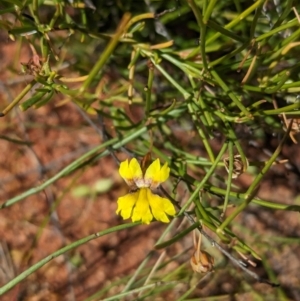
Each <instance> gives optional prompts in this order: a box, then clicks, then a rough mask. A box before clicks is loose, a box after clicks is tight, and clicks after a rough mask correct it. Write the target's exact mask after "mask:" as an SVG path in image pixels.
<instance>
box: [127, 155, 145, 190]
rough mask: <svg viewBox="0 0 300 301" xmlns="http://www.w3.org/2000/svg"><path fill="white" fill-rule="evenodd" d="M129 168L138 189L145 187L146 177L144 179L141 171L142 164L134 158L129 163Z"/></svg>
mask: <svg viewBox="0 0 300 301" xmlns="http://www.w3.org/2000/svg"><path fill="white" fill-rule="evenodd" d="M129 168H130V170H131V173H132V178H133V181H134V182H135V185H136V186H137V187H143V186H144V185H143V184H144V177H143V172H142V169H141V165H140V163H139V162H138V161H137V159H136V158H132V159H131V161H130V163H129Z"/></svg>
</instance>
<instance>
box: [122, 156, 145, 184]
mask: <svg viewBox="0 0 300 301" xmlns="http://www.w3.org/2000/svg"><path fill="white" fill-rule="evenodd" d="M119 173H120V176H121V177H122V178H123V179H124V180H125V182H126V183H127V185H128V186H130V187H131V189H134V188H136V181H139V180H142V181H143V173H142V170H141V167H140V164H139V163H138V161H137V160H136V159H135V158H133V159H131V161H130V162H128V160H125V161H123V162H121V164H120V168H119Z"/></svg>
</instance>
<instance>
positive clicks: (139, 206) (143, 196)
mask: <svg viewBox="0 0 300 301" xmlns="http://www.w3.org/2000/svg"><path fill="white" fill-rule="evenodd" d="M148 190H149V189H148V188H141V189H140V190H139V191H138V192H137V193H139V196H138V200H137V202H136V205H135V207H134V209H133V213H132V221H133V222H136V221H140V220H141V221H142V223H143V224H150V222H151V221H152V219H153V215H152V213H151V211H150V207H149V201H148V199H147V191H148Z"/></svg>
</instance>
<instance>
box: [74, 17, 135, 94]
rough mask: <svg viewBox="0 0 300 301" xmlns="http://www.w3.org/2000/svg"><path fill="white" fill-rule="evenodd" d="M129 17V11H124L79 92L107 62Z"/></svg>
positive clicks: (85, 87) (87, 85) (83, 89)
mask: <svg viewBox="0 0 300 301" xmlns="http://www.w3.org/2000/svg"><path fill="white" fill-rule="evenodd" d="M129 19H130V13H125V14H124V16H123V18H122V20H121V21H120V23H119V26H118V28H117V30H116V33H115V34H114V36H113V37H112V39H111V40H110V41H109V43H108V45H107V47H106V48H105V50H104V51H103V52H102V54H101V56H100V58H99V60H98V61H97V63H96V64H95V66H94V68H93V69H92V71H91V72H90V73H89V76H88V78H87V79H86V80H85V82H84V83H83V84H82V86H81V88H80V90H79V91H80V93H82V92H83V91H85V90H86V89H87V88H88V87H89V86H90V84H91V82H92V81H93V79H94V78H95V77H96V76H97V74H98V73H99V71H100V70H101V69H102V68H103V66H104V64H105V63H106V62H107V60H108V59H109V57H110V56H111V54H112V52H113V51H114V49H115V48H116V46H117V44H118V43H119V39H120V38H121V36H122V34H123V33H124V27H125V26H126V25H127V24H128V22H129Z"/></svg>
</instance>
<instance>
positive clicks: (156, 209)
mask: <svg viewBox="0 0 300 301" xmlns="http://www.w3.org/2000/svg"><path fill="white" fill-rule="evenodd" d="M147 197H148V201H149V204H150V207H151V211H152V214H153V216H154V217H155V219H156V220H158V221H161V222H163V223H168V222H170V220H169V218H168V216H167V214H168V215H170V216H174V215H175V214H176V211H175V208H174V205H173V204H172V203H171V202H170V200H168V199H166V198H162V197H160V196H159V195H156V194H153V193H152V192H151V190H150V189H148V191H147Z"/></svg>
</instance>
